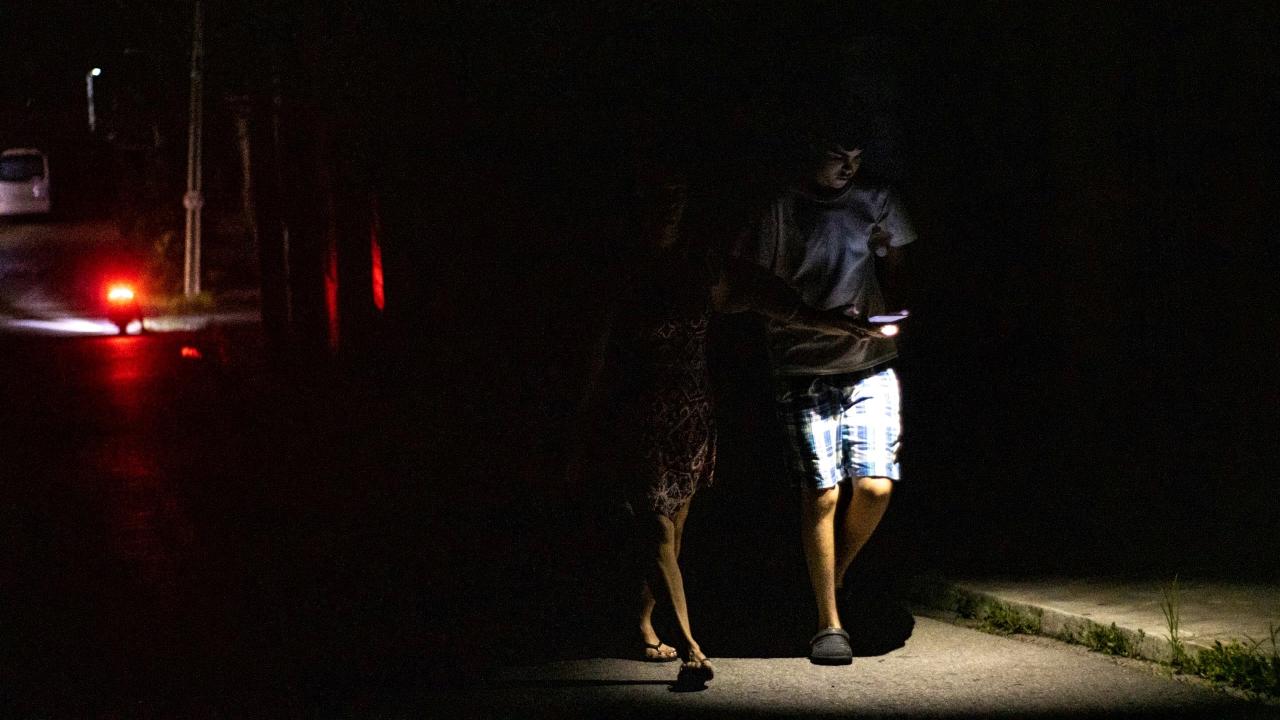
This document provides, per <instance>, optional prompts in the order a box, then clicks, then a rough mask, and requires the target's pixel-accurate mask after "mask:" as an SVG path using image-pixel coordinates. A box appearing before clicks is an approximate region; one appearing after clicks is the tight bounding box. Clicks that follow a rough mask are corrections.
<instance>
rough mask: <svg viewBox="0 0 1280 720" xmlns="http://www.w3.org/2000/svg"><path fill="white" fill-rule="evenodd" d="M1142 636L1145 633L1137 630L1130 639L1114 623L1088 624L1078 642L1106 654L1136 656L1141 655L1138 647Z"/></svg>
mask: <svg viewBox="0 0 1280 720" xmlns="http://www.w3.org/2000/svg"><path fill="white" fill-rule="evenodd" d="M1144 637H1146V634H1145V633H1144V632H1142V631H1141V630H1139V631H1138V637H1137V638H1136V639H1134V640H1130V639H1129V635H1128V634H1126V633H1125V632H1124V631H1123V630H1121V629H1120V628H1118V627H1116V624H1115V623H1111V626H1110V627H1107V626H1104V625H1090V626H1089V627H1088V628H1086V629H1085V631H1084V632H1083V633H1081V635H1080V643H1081V644H1082V645H1084V646H1085V647H1087V648H1089V649H1090V650H1096V651H1097V652H1100V653H1104V654H1106V655H1115V656H1118V657H1127V658H1136V657H1141V653H1140V652H1139V648H1140V647H1141V645H1142V639H1143V638H1144Z"/></svg>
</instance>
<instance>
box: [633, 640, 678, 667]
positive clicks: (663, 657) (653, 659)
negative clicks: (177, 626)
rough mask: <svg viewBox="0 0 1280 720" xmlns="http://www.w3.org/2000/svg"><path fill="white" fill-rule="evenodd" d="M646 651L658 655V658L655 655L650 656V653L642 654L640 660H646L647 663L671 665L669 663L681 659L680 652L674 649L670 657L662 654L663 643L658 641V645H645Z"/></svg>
mask: <svg viewBox="0 0 1280 720" xmlns="http://www.w3.org/2000/svg"><path fill="white" fill-rule="evenodd" d="M644 649H645V650H652V651H654V652H655V653H657V655H656V656H654V655H650V654H649V653H647V652H641V653H640V659H641V660H644V661H645V662H651V663H669V662H675V661H676V660H679V659H680V654H679V653H678V652H676V650H675V648H672V649H671V654H670V655H666V654H664V653H663V652H662V641H658V642H656V643H645V644H644Z"/></svg>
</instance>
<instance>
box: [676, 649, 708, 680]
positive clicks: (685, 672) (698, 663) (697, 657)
mask: <svg viewBox="0 0 1280 720" xmlns="http://www.w3.org/2000/svg"><path fill="white" fill-rule="evenodd" d="M715 676H716V669H715V666H713V665H712V664H711V661H710V660H708V659H707V656H706V655H705V654H704V653H703V652H702V651H701V650H692V651H690V652H689V657H688V659H686V660H685V661H684V662H683V663H682V664H681V665H680V674H679V675H677V676H676V682H677V683H679V684H681V685H695V686H696V685H705V684H707V681H708V680H710V679H711V678H713V677H715Z"/></svg>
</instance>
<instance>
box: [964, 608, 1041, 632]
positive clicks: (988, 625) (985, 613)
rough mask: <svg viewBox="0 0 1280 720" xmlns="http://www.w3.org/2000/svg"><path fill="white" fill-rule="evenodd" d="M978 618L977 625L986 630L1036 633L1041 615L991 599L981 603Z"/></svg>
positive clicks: (1039, 626) (1038, 629)
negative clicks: (978, 622) (979, 623)
mask: <svg viewBox="0 0 1280 720" xmlns="http://www.w3.org/2000/svg"><path fill="white" fill-rule="evenodd" d="M978 620H980V621H981V625H980V626H979V627H981V628H982V629H983V630H986V631H987V632H993V633H997V634H1000V635H1038V634H1040V628H1041V625H1042V621H1043V615H1042V614H1041V613H1040V612H1036V611H1028V610H1020V609H1018V608H1015V607H1013V606H1011V605H1006V604H1005V603H1002V602H997V601H994V600H993V601H991V602H988V603H985V604H983V606H982V608H981V609H980V611H979V614H978Z"/></svg>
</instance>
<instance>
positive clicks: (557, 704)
mask: <svg viewBox="0 0 1280 720" xmlns="http://www.w3.org/2000/svg"><path fill="white" fill-rule="evenodd" d="M716 665H717V668H718V673H719V675H718V677H717V678H716V679H715V680H712V681H711V683H710V684H709V685H708V686H707V688H706V689H704V690H701V691H698V692H676V691H674V689H673V687H672V685H671V680H672V679H673V676H674V674H675V672H676V671H675V669H674V668H673V667H672V666H670V665H653V664H649V663H643V662H639V661H632V660H616V659H613V660H598V659H597V660H577V661H566V662H556V663H549V664H545V665H536V666H528V667H523V668H512V669H508V670H504V671H502V672H501V673H500V674H499V675H498V676H497V677H496V678H495V679H493V680H491V681H488V682H485V683H483V684H480V685H478V686H477V687H475V688H473V689H472V690H471V691H468V692H465V693H458V694H456V695H454V696H453V697H452V700H453V702H454V703H456V706H457V707H458V708H459V713H460V715H461V716H463V717H468V716H474V717H509V718H521V717H540V718H541V717H547V718H551V717H557V718H569V717H573V718H579V717H580V718H603V717H610V718H613V717H627V718H650V717H673V716H688V717H709V718H757V717H760V718H763V717H779V718H792V717H794V718H810V717H902V718H915V717H933V718H959V717H1008V718H1044V717H1115V718H1136V717H1148V718H1173V717H1179V718H1190V717H1196V718H1199V717H1204V718H1276V717H1280V708H1274V707H1266V706H1261V705H1249V704H1245V703H1241V702H1239V701H1236V700H1233V699H1231V698H1228V697H1225V696H1223V695H1221V694H1219V693H1216V692H1215V691H1212V690H1210V689H1207V688H1205V687H1203V686H1200V685H1193V684H1188V683H1183V682H1179V681H1177V680H1174V679H1171V678H1169V677H1166V676H1163V675H1161V674H1158V673H1157V672H1156V671H1155V670H1154V669H1153V667H1154V666H1149V665H1145V664H1142V663H1137V662H1134V661H1117V660H1113V659H1110V658H1107V657H1106V656H1102V655H1099V654H1096V653H1090V652H1088V651H1085V650H1083V649H1081V648H1078V647H1073V646H1069V645H1065V644H1062V643H1058V642H1055V641H1051V640H1044V639H1032V638H1007V637H998V636H994V635H988V634H984V633H980V632H977V631H974V630H969V629H966V628H961V627H957V626H954V625H950V624H947V623H944V622H939V621H937V620H931V619H928V618H917V622H916V627H915V631H914V633H913V634H912V636H911V638H910V639H909V640H908V642H907V644H906V645H905V646H904V647H903V648H901V649H899V650H895V651H893V652H890V653H888V654H886V655H883V656H880V657H866V658H857V659H855V661H854V664H853V665H851V666H848V667H837V668H820V667H815V666H813V665H810V664H809V663H808V661H807V660H804V659H801V658H769V659H743V658H726V659H718V660H716Z"/></svg>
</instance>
